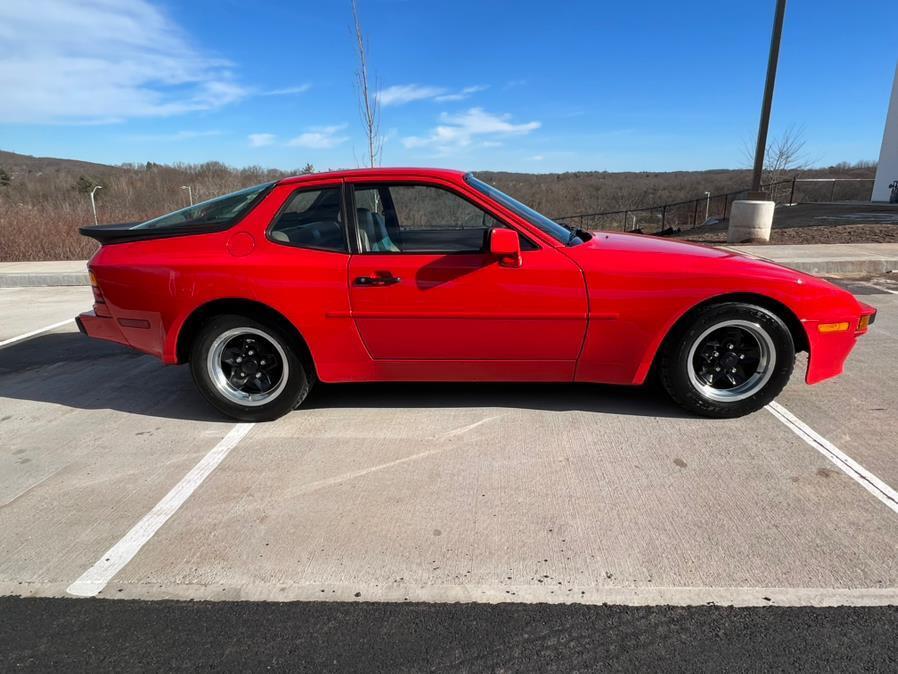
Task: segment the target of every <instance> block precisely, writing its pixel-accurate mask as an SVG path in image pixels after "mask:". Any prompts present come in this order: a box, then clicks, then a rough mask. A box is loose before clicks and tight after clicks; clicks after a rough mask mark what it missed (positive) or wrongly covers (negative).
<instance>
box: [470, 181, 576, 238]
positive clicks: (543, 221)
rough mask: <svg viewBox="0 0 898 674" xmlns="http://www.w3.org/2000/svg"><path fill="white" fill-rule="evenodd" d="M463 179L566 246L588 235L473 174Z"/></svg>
mask: <svg viewBox="0 0 898 674" xmlns="http://www.w3.org/2000/svg"><path fill="white" fill-rule="evenodd" d="M465 181H467V183H468V184H469V185H470V186H471V187H473V188H474V189H476V190H477V191H478V192H482V193H483V194H485V195H487V196H488V197H490V198H491V199H494V200H495V201H498V202H499V203H500V204H502V205H503V206H505V207H506V208H507V209H509V210H510V211H513V212H514V213H516V214H517V215H519V216H520V217H522V218H524V220H526V221H527V222H529V223H530V224H531V225H533V226H534V227H537V228H538V229H540V230H542V231H543V232H545V233H546V234H548V235H549V236H551V237H552V238H553V239H555V240H556V241H559V242H561V243H563V244H565V245H566V246H576V245H577V244H580V243H583V242H584V241H585V240H586V239H588V238H589V235H588V234H586V232H581V231H579V230H576V231H574V230H571V229H569V228H567V227H565V226H564V225H559V224H558V223H557V222H555V221H554V220H551V219H550V218H547V217H546V216H545V215H543V214H542V213H539V212H538V211H534V210H533V209H532V208H530V207H529V206H526V205H525V204H522V203H521V202H520V201H518V200H517V199H513V198H512V197H510V196H508V195H507V194H505V192H502V191H501V190H497V189H496V188H495V187H493V186H492V185H487V184H486V183H485V182H483V181H482V180H479V179H478V178H475V177H474V174H472V173H469V174H467V175H466V176H465Z"/></svg>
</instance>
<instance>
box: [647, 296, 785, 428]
mask: <svg viewBox="0 0 898 674" xmlns="http://www.w3.org/2000/svg"><path fill="white" fill-rule="evenodd" d="M794 365H795V344H794V342H793V340H792V335H791V333H790V332H789V328H788V327H787V326H786V324H785V323H783V321H782V319H780V318H779V316H777V315H776V314H774V313H772V312H771V311H769V310H768V309H765V308H763V307H759V306H756V305H753V304H746V303H742V302H725V303H721V304H716V305H711V306H709V307H706V308H705V309H703V310H701V312H700V313H699V314H698V315H696V316H694V317H693V318H692V320H691V322H690V323H688V324H687V325H685V326H683V327H682V329H681V330H679V331H678V332H677V333H676V334H675V335H673V337H672V339H669V340H668V341H667V343H666V344H665V346H664V349H663V351H662V354H661V363H660V373H661V381H662V382H663V384H664V388H665V389H666V390H667V392H668V393H669V394H670V396H671V398H673V399H674V400H675V401H676V402H677V403H679V404H680V405H682V406H683V407H685V408H686V409H687V410H690V411H692V412H695V413H697V414H701V415H704V416H709V417H739V416H743V415H745V414H749V413H751V412H754V411H756V410H759V409H761V408H762V407H763V406H764V405H766V404H767V403H769V402H770V401H771V400H773V399H774V398H775V397H776V396H777V395H779V393H780V391H782V390H783V387H784V386H785V385H786V383H787V382H788V381H789V377H790V376H791V375H792V369H793V367H794Z"/></svg>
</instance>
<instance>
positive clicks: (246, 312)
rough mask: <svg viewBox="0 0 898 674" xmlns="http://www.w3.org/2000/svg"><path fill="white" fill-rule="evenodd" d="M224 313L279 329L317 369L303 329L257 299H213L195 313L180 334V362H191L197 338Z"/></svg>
mask: <svg viewBox="0 0 898 674" xmlns="http://www.w3.org/2000/svg"><path fill="white" fill-rule="evenodd" d="M224 314H237V315H240V316H246V317H248V318H252V319H253V320H256V321H259V322H260V323H264V324H265V325H270V326H271V327H273V328H277V329H278V330H279V331H280V332H281V333H283V334H284V336H285V337H287V339H289V340H290V346H292V347H293V348H294V349H296V353H297V354H298V355H299V356H300V358H302V359H303V360H304V362H305V364H306V365H308V366H309V367H311V368H312V369H313V370H314V368H315V361H314V359H313V358H312V352H311V350H310V349H309V345H308V343H307V342H306V340H305V337H303V336H302V333H301V332H300V331H299V329H298V328H297V327H296V326H295V325H294V324H293V323H292V322H290V320H288V319H287V317H286V316H284V315H283V314H282V313H280V312H279V311H277V310H276V309H273V308H272V307H270V306H268V305H267V304H263V303H262V302H257V301H255V300H248V299H242V298H223V299H217V300H212V301H211V302H207V303H205V304H202V305H200V306H199V307H197V308H196V309H194V310H193V312H191V314H190V315H189V316H188V317H187V319H186V320H185V321H184V324H183V325H182V326H181V329H180V331H179V332H178V339H177V348H176V356H177V362H178V363H186V362H188V361H189V360H190V351H191V348H192V346H193V342H194V340H195V339H196V336H197V335H198V334H199V332H200V330H201V329H202V327H203V325H204V324H205V323H206V321H208V320H209V319H210V318H213V317H215V316H221V315H224Z"/></svg>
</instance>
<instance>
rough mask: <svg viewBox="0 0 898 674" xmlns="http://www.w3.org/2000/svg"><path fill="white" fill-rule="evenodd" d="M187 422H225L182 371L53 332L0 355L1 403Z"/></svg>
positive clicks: (121, 349)
mask: <svg viewBox="0 0 898 674" xmlns="http://www.w3.org/2000/svg"><path fill="white" fill-rule="evenodd" d="M3 398H8V399H15V400H32V401H35V402H43V403H53V404H56V405H63V406H66V407H71V408H75V409H84V410H114V411H117V412H126V413H129V414H139V415H144V416H151V417H159V418H165V419H186V420H191V421H219V422H220V421H226V419H225V418H224V417H223V416H222V415H220V414H219V413H218V412H217V411H216V410H215V409H213V408H212V407H211V406H210V405H209V404H208V403H207V402H206V401H205V400H203V398H202V396H201V395H200V393H199V391H197V390H196V387H195V386H194V385H193V381H192V380H191V377H190V371H189V370H188V369H187V368H186V367H171V366H166V365H163V364H162V363H161V362H160V361H159V360H158V359H156V358H154V357H152V356H147V355H144V354H141V353H138V352H137V351H134V350H132V349H128V348H126V347H124V346H120V345H118V344H114V343H112V342H103V341H101V340H97V339H90V338H88V337H85V336H84V335H82V334H80V333H77V332H53V333H48V334H46V335H41V336H39V337H35V338H33V339H30V340H28V341H27V342H21V343H19V344H14V345H12V346H8V347H6V348H5V349H0V405H2V399H3Z"/></svg>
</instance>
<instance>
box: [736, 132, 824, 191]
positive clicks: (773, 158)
mask: <svg viewBox="0 0 898 674" xmlns="http://www.w3.org/2000/svg"><path fill="white" fill-rule="evenodd" d="M806 142H807V141H806V140H805V137H804V127H796V126H794V125H793V126H790V127H788V128H787V129H785V130H784V131H783V132H782V133H781V134H780V135H779V136H777V137H776V138H774V139H773V140H772V141H770V142H769V143H768V144H767V149H766V150H764V170H763V172H762V173H761V183H762V184H764V185H767V186H769V194H770V199H771V200H772V201H777V196H778V192H779V191H780V190H781V189H783V188H785V187H786V186H784V185H777V184H776V183H778V182H781V181H785V180H788V179H789V178H791V177H793V176H795V175H798V173H800V172H801V171H806V170H808V169H809V168H810V165H811V162H810V160H809V159H808V156H807V152H806V150H805V145H806ZM745 157H746V159H747V160H748V165H749V166H751V165H752V164H753V163H754V149H753V148H751V146H750V145H748V144H746V146H745Z"/></svg>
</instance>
